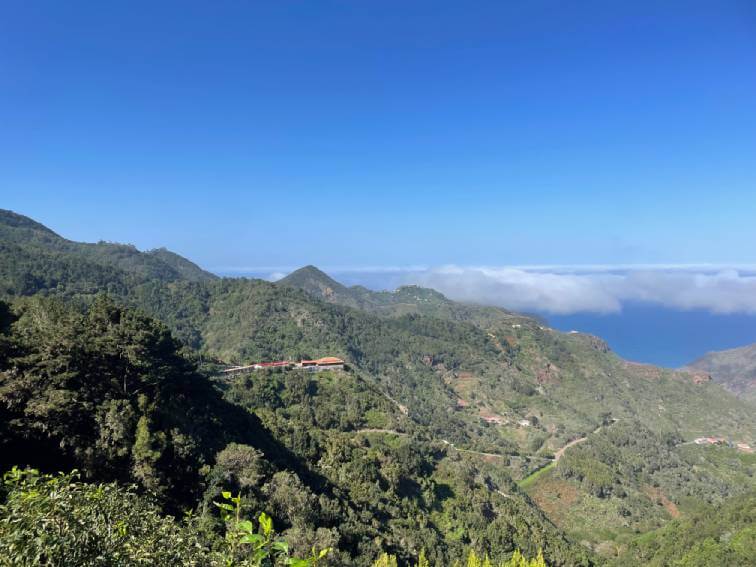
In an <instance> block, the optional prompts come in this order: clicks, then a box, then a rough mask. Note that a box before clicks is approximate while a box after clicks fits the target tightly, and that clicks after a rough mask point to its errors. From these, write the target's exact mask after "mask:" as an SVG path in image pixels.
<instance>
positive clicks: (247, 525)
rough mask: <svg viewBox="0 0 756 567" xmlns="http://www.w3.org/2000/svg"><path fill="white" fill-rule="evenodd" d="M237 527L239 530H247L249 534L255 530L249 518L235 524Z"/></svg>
mask: <svg viewBox="0 0 756 567" xmlns="http://www.w3.org/2000/svg"><path fill="white" fill-rule="evenodd" d="M237 528H238V529H239V531H242V532H247V533H250V534H251V533H253V532H254V531H255V526H254V525H252V522H250V521H249V520H242V521H241V522H239V524H238V525H237Z"/></svg>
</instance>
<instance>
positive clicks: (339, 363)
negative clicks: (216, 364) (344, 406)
mask: <svg viewBox="0 0 756 567" xmlns="http://www.w3.org/2000/svg"><path fill="white" fill-rule="evenodd" d="M275 368H278V369H281V370H305V371H307V372H321V371H323V370H345V369H346V368H347V365H346V362H344V361H343V360H342V359H340V358H337V357H335V356H326V357H323V358H317V359H314V360H300V361H299V362H294V361H291V360H277V361H273V362H256V363H254V364H247V365H244V366H231V367H229V368H226V369H225V370H223V371H222V372H223V374H224V375H226V376H233V375H235V374H242V373H244V372H254V371H257V370H271V369H275Z"/></svg>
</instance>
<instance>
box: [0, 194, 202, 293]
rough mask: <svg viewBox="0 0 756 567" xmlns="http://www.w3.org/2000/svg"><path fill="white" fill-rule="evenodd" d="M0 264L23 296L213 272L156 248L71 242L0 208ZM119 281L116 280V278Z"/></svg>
mask: <svg viewBox="0 0 756 567" xmlns="http://www.w3.org/2000/svg"><path fill="white" fill-rule="evenodd" d="M2 257H5V258H7V259H8V261H7V262H3V264H2V265H1V266H0V276H2V279H3V280H4V281H10V282H13V283H11V284H10V285H9V286H7V287H8V288H9V289H7V290H5V292H7V293H11V294H17V295H27V294H29V293H34V292H35V291H36V290H37V289H44V288H56V289H57V290H58V291H63V290H65V289H66V288H67V287H68V286H71V287H72V290H71V291H73V292H77V291H86V290H88V289H91V288H92V287H99V286H105V284H109V286H110V287H112V286H113V285H125V283H123V282H125V280H126V279H128V278H131V279H135V278H136V279H137V280H146V279H156V280H159V281H162V282H170V281H193V282H200V281H209V280H214V279H217V276H215V275H214V274H211V273H210V272H207V271H205V270H203V269H202V268H200V267H199V266H197V265H196V264H195V263H193V262H191V261H189V260H187V259H186V258H184V257H182V256H180V255H178V254H176V253H174V252H170V251H169V250H166V249H165V248H160V249H157V250H151V251H148V252H141V251H139V250H138V249H137V248H136V247H135V246H133V245H130V244H116V243H111V242H97V243H86V242H74V241H71V240H67V239H65V238H63V237H62V236H59V235H58V234H56V233H55V232H53V231H52V230H50V229H49V228H47V227H46V226H44V225H42V224H40V223H38V222H36V221H34V220H32V219H30V218H29V217H26V216H24V215H20V214H18V213H15V212H13V211H9V210H5V209H0V258H2ZM118 282H121V283H118Z"/></svg>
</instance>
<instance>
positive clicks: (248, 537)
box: [239, 534, 263, 544]
mask: <svg viewBox="0 0 756 567" xmlns="http://www.w3.org/2000/svg"><path fill="white" fill-rule="evenodd" d="M262 541H263V537H262V536H261V535H260V534H244V535H243V536H242V537H240V538H239V543H252V544H259V543H262Z"/></svg>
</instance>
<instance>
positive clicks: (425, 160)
mask: <svg viewBox="0 0 756 567" xmlns="http://www.w3.org/2000/svg"><path fill="white" fill-rule="evenodd" d="M0 197H1V198H2V199H1V201H2V202H1V203H0V206H1V207H3V208H10V209H13V210H16V211H18V212H21V213H24V214H27V215H29V216H32V217H34V218H36V219H37V220H40V221H41V222H43V223H45V224H47V225H49V226H51V227H52V228H54V229H55V230H57V231H58V232H60V233H61V234H63V235H65V236H67V237H69V238H72V239H76V240H88V241H93V240H99V239H107V240H116V241H123V242H131V243H134V244H136V245H137V246H138V247H140V248H143V249H144V248H152V247H157V246H167V247H168V248H171V249H173V250H176V251H178V252H180V253H182V254H184V255H186V256H188V257H190V258H192V259H195V260H196V261H198V262H199V263H200V264H201V265H203V266H205V267H208V268H234V267H237V268H249V267H260V266H264V267H268V266H270V267H276V266H296V265H302V264H307V263H314V264H318V265H331V266H333V265H339V266H382V265H399V266H402V265H416V264H423V265H431V266H437V265H442V264H456V265H489V266H503V265H512V264H516V265H523V264H633V263H667V264H668V263H701V262H705V263H719V264H732V263H751V264H753V263H756V247H754V246H753V243H754V242H756V222H754V218H756V214H755V213H756V4H754V3H753V2H752V1H750V0H746V1H723V2H713V1H706V2H699V1H696V0H686V1H680V2H674V1H669V2H662V3H659V2H637V1H633V2H629V1H628V2H605V1H600V2H590V1H586V2H561V1H560V2H557V1H551V2H543V1H533V2H501V1H492V2H445V1H440V0H434V1H432V2H430V1H429V2H407V1H402V2H391V1H386V0H380V1H354V0H344V1H339V2H335V1H318V2H304V1H298V2H290V1H283V0H275V1H270V2H196V3H195V2H189V1H182V2H175V3H171V2H76V1H72V2H41V1H40V2H28V1H23V2H21V1H17V2H14V1H7V2H3V4H2V7H1V8H0Z"/></svg>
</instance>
